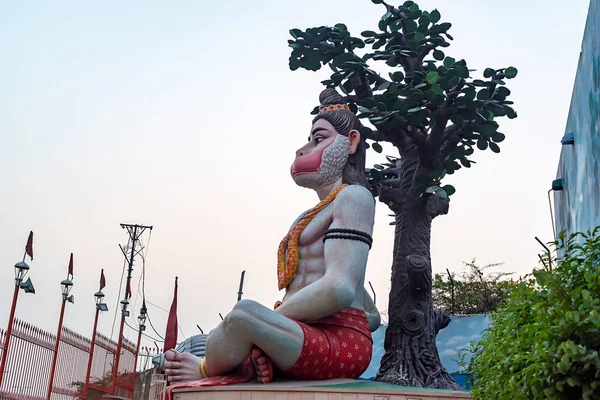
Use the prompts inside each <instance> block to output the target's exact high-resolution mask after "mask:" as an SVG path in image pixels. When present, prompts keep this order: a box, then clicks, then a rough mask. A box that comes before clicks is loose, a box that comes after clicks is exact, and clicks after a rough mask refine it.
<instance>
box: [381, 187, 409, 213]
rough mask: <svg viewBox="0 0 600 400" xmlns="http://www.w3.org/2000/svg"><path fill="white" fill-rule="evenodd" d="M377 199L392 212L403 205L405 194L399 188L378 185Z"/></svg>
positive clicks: (395, 211) (398, 209)
mask: <svg viewBox="0 0 600 400" xmlns="http://www.w3.org/2000/svg"><path fill="white" fill-rule="evenodd" d="M379 201H381V202H382V203H384V204H387V206H388V207H389V208H390V210H392V211H393V212H394V213H396V214H397V213H399V212H400V211H401V210H402V209H403V208H404V205H405V201H406V199H405V196H404V194H403V193H402V191H401V190H400V189H392V188H389V187H387V186H380V187H379Z"/></svg>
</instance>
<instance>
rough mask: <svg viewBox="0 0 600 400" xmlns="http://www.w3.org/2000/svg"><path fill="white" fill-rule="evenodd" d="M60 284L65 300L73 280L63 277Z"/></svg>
mask: <svg viewBox="0 0 600 400" xmlns="http://www.w3.org/2000/svg"><path fill="white" fill-rule="evenodd" d="M60 285H61V286H62V295H63V299H64V300H67V299H68V297H69V292H71V289H72V288H73V281H71V280H70V279H65V280H64V281H62V282H61V283H60Z"/></svg>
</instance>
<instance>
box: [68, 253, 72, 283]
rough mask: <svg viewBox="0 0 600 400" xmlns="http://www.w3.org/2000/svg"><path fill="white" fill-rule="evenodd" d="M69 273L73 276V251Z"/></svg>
mask: <svg viewBox="0 0 600 400" xmlns="http://www.w3.org/2000/svg"><path fill="white" fill-rule="evenodd" d="M69 275H71V278H73V253H71V258H70V259H69Z"/></svg>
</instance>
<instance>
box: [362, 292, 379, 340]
mask: <svg viewBox="0 0 600 400" xmlns="http://www.w3.org/2000/svg"><path fill="white" fill-rule="evenodd" d="M363 306H364V309H365V314H367V321H369V329H370V330H371V332H375V331H376V330H377V328H379V325H380V324H381V315H380V314H379V310H378V309H377V306H376V305H375V303H374V302H373V299H372V298H371V295H369V292H367V289H365V288H363Z"/></svg>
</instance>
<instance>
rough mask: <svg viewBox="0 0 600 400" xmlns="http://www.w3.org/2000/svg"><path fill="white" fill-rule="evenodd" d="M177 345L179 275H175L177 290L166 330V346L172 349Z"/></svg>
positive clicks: (166, 348)
mask: <svg viewBox="0 0 600 400" xmlns="http://www.w3.org/2000/svg"><path fill="white" fill-rule="evenodd" d="M175 346H177V277H175V292H174V294H173V302H172V303H171V309H170V310H169V319H168V320H167V331H166V332H165V348H164V350H165V351H167V350H171V349H174V348H175Z"/></svg>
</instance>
